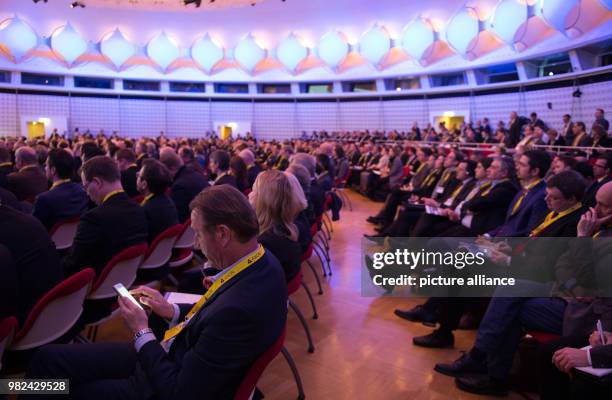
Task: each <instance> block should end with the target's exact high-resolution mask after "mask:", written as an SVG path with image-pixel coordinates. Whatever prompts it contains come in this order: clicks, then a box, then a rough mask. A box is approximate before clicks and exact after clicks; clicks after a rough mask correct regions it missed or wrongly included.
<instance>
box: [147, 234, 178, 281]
mask: <svg viewBox="0 0 612 400" xmlns="http://www.w3.org/2000/svg"><path fill="white" fill-rule="evenodd" d="M182 231H183V225H181V224H176V225H174V226H171V227H170V228H168V229H166V230H165V231H163V232H162V233H160V234H159V235H158V236H157V237H156V238H155V240H154V241H153V243H151V245H150V246H149V248H148V249H147V252H146V254H145V256H144V260H143V261H142V263H141V264H140V268H139V271H138V274H137V280H138V282H140V283H141V284H147V283H151V282H153V281H158V280H161V279H163V278H165V277H166V275H167V274H168V269H167V267H168V262H169V261H170V258H171V257H172V249H173V248H174V244H175V243H176V240H177V239H178V237H179V235H180V234H181V232H182Z"/></svg>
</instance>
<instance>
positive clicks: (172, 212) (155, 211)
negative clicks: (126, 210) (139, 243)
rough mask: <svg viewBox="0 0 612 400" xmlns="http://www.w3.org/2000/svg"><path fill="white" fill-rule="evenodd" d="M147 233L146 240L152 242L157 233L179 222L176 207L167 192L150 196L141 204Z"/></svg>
mask: <svg viewBox="0 0 612 400" xmlns="http://www.w3.org/2000/svg"><path fill="white" fill-rule="evenodd" d="M142 208H143V209H144V212H145V216H146V218H147V228H148V230H149V234H148V237H147V241H148V242H149V243H151V242H153V240H155V238H156V237H157V235H159V234H160V233H162V232H163V231H165V230H166V229H168V228H170V227H171V226H173V225H176V224H178V223H179V220H178V214H177V213H176V207H175V206H174V203H173V202H172V199H171V198H170V196H168V195H167V194H158V195H155V196H153V197H151V198H150V199H149V200H148V201H147V202H146V203H145V204H144V205H143V206H142Z"/></svg>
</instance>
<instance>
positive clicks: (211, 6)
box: [24, 0, 265, 12]
mask: <svg viewBox="0 0 612 400" xmlns="http://www.w3.org/2000/svg"><path fill="white" fill-rule="evenodd" d="M24 1H25V0H24ZM81 1H82V3H83V4H85V5H86V6H87V7H99V8H119V9H127V10H138V11H164V12H168V11H173V12H174V11H176V12H195V11H198V12H199V11H210V10H221V9H225V8H237V7H245V6H251V5H252V4H256V5H257V4H259V3H262V2H263V1H265V0H213V1H212V2H211V1H210V0H202V1H201V3H200V7H196V6H195V4H189V5H185V2H184V0H81Z"/></svg>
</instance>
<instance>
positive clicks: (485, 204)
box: [463, 181, 517, 235]
mask: <svg viewBox="0 0 612 400" xmlns="http://www.w3.org/2000/svg"><path fill="white" fill-rule="evenodd" d="M516 191H517V188H516V186H514V184H513V183H512V182H510V181H503V182H499V183H498V184H497V185H495V186H494V187H493V189H491V191H490V192H489V193H488V194H487V195H486V196H476V197H474V198H473V199H471V200H470V201H468V202H466V203H465V204H464V205H463V209H464V210H469V211H472V213H474V217H473V218H472V226H471V230H472V231H473V232H474V233H476V234H478V235H481V234H483V233H485V232H489V231H491V230H493V229H495V228H497V227H498V226H500V225H501V224H503V223H504V218H505V215H506V210H507V209H508V204H510V201H512V198H513V197H514V195H515V194H516Z"/></svg>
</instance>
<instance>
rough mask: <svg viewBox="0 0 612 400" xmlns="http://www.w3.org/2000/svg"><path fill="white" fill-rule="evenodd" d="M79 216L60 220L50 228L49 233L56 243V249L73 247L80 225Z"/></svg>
mask: <svg viewBox="0 0 612 400" xmlns="http://www.w3.org/2000/svg"><path fill="white" fill-rule="evenodd" d="M79 218H80V217H79V216H76V217H73V218H69V219H66V220H63V221H60V222H58V223H56V224H55V225H53V227H52V228H51V229H50V230H49V235H50V236H51V240H53V243H55V248H56V249H58V250H65V249H69V248H70V247H72V242H73V241H74V237H75V236H76V232H77V228H78V227H79Z"/></svg>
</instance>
